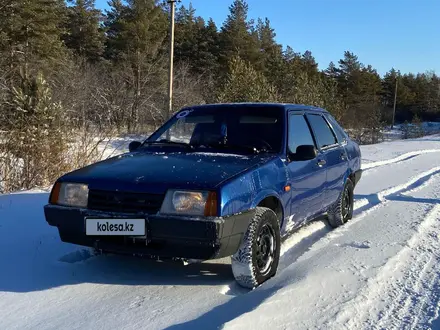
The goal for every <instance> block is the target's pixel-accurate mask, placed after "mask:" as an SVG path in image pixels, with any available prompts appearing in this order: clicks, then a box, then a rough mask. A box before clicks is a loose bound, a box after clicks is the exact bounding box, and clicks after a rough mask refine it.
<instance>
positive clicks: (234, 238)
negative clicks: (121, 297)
mask: <svg viewBox="0 0 440 330" xmlns="http://www.w3.org/2000/svg"><path fill="white" fill-rule="evenodd" d="M129 149H130V150H129V152H128V153H126V154H123V155H120V156H117V157H113V158H110V159H107V160H104V161H101V162H98V163H95V164H92V165H89V166H87V167H84V168H81V169H78V170H76V171H74V172H71V173H68V174H66V175H64V176H62V177H61V178H59V179H58V180H57V182H56V183H55V185H54V187H53V189H52V192H51V194H50V200H49V204H48V205H46V206H45V216H46V220H47V222H48V223H49V224H50V225H52V226H56V227H57V228H58V231H59V234H60V237H61V240H62V241H64V242H69V243H73V244H78V245H83V246H89V247H93V248H95V249H96V250H97V251H100V252H106V253H120V254H130V255H139V256H152V257H157V258H173V259H181V260H199V261H202V260H209V259H215V258H223V257H227V256H231V257H232V258H231V260H232V261H231V264H232V272H233V274H234V276H235V279H236V280H237V282H238V283H239V284H240V285H242V286H244V287H248V288H253V287H256V286H258V285H259V284H261V283H263V282H264V281H266V280H267V279H269V278H270V277H272V276H274V275H275V274H276V271H277V268H278V262H279V258H280V245H281V238H282V237H283V236H284V235H288V234H289V233H291V232H292V231H294V230H295V229H297V228H299V227H300V226H302V225H304V224H305V223H307V222H308V221H311V220H313V219H315V218H316V217H319V216H321V215H324V214H326V215H327V216H328V221H329V223H330V225H331V226H333V227H338V226H341V225H343V224H344V223H345V222H346V221H348V220H349V219H351V217H352V214H353V190H354V188H355V186H356V184H357V183H358V181H359V179H360V177H361V174H362V171H361V169H360V168H361V157H360V150H359V146H358V145H357V144H356V143H355V142H354V141H352V140H351V139H350V137H349V136H348V135H347V134H346V133H345V131H344V130H343V129H342V128H341V126H340V125H339V124H338V123H337V121H336V120H335V119H334V118H333V117H332V116H331V115H330V114H329V113H328V112H327V111H325V110H324V109H321V108H316V107H311V106H304V105H291V104H263V103H242V104H213V105H200V106H194V107H187V108H184V109H182V110H180V111H179V112H177V113H176V114H175V115H174V116H173V117H172V118H171V119H170V120H169V121H167V122H166V123H165V124H164V125H163V126H162V127H160V128H159V129H158V130H157V131H156V132H154V133H153V134H152V135H151V136H150V137H149V138H148V139H146V140H145V141H143V142H137V141H133V142H131V143H130V146H129Z"/></svg>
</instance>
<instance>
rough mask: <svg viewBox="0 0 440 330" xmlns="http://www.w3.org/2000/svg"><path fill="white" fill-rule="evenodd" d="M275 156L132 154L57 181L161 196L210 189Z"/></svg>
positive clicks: (105, 161)
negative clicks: (169, 192) (176, 190)
mask: <svg viewBox="0 0 440 330" xmlns="http://www.w3.org/2000/svg"><path fill="white" fill-rule="evenodd" d="M274 157H276V156H275V155H273V154H261V155H236V154H223V153H206V152H188V153H186V152H175V153H158V152H155V153H153V152H146V151H139V152H132V153H127V154H123V155H120V156H117V157H113V158H109V159H107V160H104V161H101V162H98V163H95V164H92V165H89V166H87V167H84V168H82V169H79V170H76V171H74V172H71V173H69V174H67V175H65V176H63V177H62V178H61V179H60V181H65V182H79V183H87V184H89V189H98V190H119V191H132V192H151V193H165V192H166V190H167V189H169V188H177V189H213V188H215V187H216V186H218V185H219V184H220V183H222V182H223V181H225V180H228V179H230V178H232V177H234V176H236V175H237V174H240V173H241V172H244V171H246V170H249V169H251V168H253V167H255V166H258V165H261V164H264V163H266V162H268V161H269V160H270V159H272V158H274Z"/></svg>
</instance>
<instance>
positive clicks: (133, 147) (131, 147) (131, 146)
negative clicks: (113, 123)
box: [128, 141, 142, 152]
mask: <svg viewBox="0 0 440 330" xmlns="http://www.w3.org/2000/svg"><path fill="white" fill-rule="evenodd" d="M141 144H142V142H139V141H131V142H130V144H129V145H128V150H129V151H130V152H132V151H135V150H136V149H137V148H139V147H140V146H141Z"/></svg>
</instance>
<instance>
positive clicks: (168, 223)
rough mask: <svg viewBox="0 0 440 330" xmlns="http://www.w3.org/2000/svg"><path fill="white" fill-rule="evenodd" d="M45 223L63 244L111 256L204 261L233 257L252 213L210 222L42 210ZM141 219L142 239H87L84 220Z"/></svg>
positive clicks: (53, 208) (56, 208)
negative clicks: (90, 248)
mask: <svg viewBox="0 0 440 330" xmlns="http://www.w3.org/2000/svg"><path fill="white" fill-rule="evenodd" d="M44 213H45V217H46V221H47V222H48V223H49V224H50V225H51V226H55V227H57V228H58V232H59V234H60V238H61V240H62V241H63V242H67V243H72V244H78V245H83V246H89V247H94V248H96V249H98V250H103V251H106V252H111V253H121V254H131V255H141V256H151V257H161V258H182V259H200V260H208V259H215V258H223V257H226V256H230V255H233V254H234V253H235V252H236V251H237V250H238V248H239V246H240V243H241V240H242V237H243V235H244V233H245V232H246V230H247V227H248V225H249V221H250V219H251V218H252V217H253V216H254V213H255V211H254V210H251V211H248V212H245V213H241V214H237V215H233V216H229V217H226V218H214V219H209V220H206V219H193V218H189V217H179V216H162V215H149V214H136V215H134V214H121V213H108V212H101V211H92V210H86V209H75V208H68V207H62V206H56V205H46V206H45V207H44ZM86 217H98V218H105V219H111V218H117V219H123V218H133V217H136V218H139V217H142V218H145V225H146V233H147V234H146V237H129V236H87V235H86V230H85V218H86Z"/></svg>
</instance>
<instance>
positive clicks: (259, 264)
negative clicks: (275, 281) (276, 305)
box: [232, 207, 281, 289]
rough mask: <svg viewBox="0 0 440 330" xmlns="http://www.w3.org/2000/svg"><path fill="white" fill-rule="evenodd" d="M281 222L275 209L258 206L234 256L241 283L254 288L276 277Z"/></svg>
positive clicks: (236, 272)
mask: <svg viewBox="0 0 440 330" xmlns="http://www.w3.org/2000/svg"><path fill="white" fill-rule="evenodd" d="M280 245H281V238H280V225H279V223H278V219H277V216H276V214H275V212H274V211H272V210H271V209H268V208H265V207H257V209H256V213H255V216H254V217H253V219H252V220H251V222H250V223H249V226H248V229H247V231H246V233H245V235H244V236H243V240H242V242H241V245H240V248H239V249H238V251H237V252H236V253H235V254H234V255H233V256H232V273H233V274H234V277H235V280H236V281H237V283H238V284H239V285H240V286H242V287H245V288H249V289H253V288H255V287H257V286H258V285H260V284H261V283H263V282H265V281H267V280H268V279H269V278H271V277H273V276H274V275H275V274H276V272H277V269H278V263H279V260H280Z"/></svg>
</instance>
